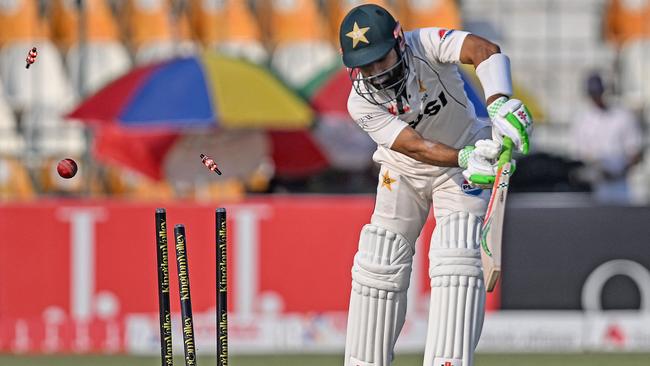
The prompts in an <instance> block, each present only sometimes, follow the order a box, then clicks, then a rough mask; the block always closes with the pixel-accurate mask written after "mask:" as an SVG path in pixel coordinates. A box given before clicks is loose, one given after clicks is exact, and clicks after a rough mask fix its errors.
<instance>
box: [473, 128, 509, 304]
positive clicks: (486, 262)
mask: <svg viewBox="0 0 650 366" xmlns="http://www.w3.org/2000/svg"><path fill="white" fill-rule="evenodd" d="M510 160H512V140H510V139H509V138H507V137H506V138H504V141H503V152H501V155H500V156H499V165H498V169H497V173H496V176H495V179H494V185H493V186H492V194H491V195H490V202H489V203H488V208H487V211H486V213H485V219H484V220H483V226H481V262H482V263H483V277H484V280H485V289H486V290H487V292H492V290H494V286H495V285H496V283H497V280H498V279H499V276H500V275H501V240H502V235H503V217H504V214H505V210H506V198H507V196H508V185H509V183H510V173H511V164H510Z"/></svg>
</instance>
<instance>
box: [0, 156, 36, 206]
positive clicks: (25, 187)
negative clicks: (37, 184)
mask: <svg viewBox="0 0 650 366" xmlns="http://www.w3.org/2000/svg"><path fill="white" fill-rule="evenodd" d="M34 197H35V194H34V187H33V185H32V182H31V179H30V177H29V173H28V171H27V169H26V167H25V166H24V165H23V164H21V163H20V161H19V160H18V159H16V158H3V157H0V202H6V201H25V200H30V199H32V198H34Z"/></svg>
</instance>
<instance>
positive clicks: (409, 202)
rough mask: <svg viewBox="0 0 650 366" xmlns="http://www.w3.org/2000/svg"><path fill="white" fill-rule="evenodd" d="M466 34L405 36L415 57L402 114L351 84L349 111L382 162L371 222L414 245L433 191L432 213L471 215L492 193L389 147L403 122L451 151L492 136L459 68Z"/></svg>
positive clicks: (457, 172) (429, 31)
mask: <svg viewBox="0 0 650 366" xmlns="http://www.w3.org/2000/svg"><path fill="white" fill-rule="evenodd" d="M468 34H469V33H467V32H463V31H458V30H445V29H441V28H423V29H418V30H415V31H411V32H406V33H405V38H406V44H407V45H408V46H409V47H410V50H411V51H412V56H410V54H409V56H410V59H409V66H410V71H409V75H408V81H407V86H406V96H407V98H408V100H406V101H405V100H403V99H402V102H403V112H402V113H400V111H398V107H397V103H396V102H393V103H392V104H391V106H390V107H388V108H386V107H384V106H377V105H374V104H372V103H370V102H368V101H367V100H365V99H364V98H363V97H362V96H360V95H358V94H357V93H356V91H355V90H354V88H353V89H352V91H351V92H350V97H349V99H348V111H349V113H350V115H351V116H352V118H353V119H354V120H355V121H356V123H357V124H358V125H359V126H360V127H361V128H362V129H363V130H364V131H366V132H368V134H369V135H370V137H371V138H372V139H373V140H374V141H375V142H376V143H377V145H378V147H377V151H376V152H375V154H374V155H373V160H374V161H375V162H377V163H379V164H381V171H380V176H379V184H378V186H377V202H376V206H375V212H374V214H373V217H372V222H373V223H377V224H379V223H381V224H382V225H381V226H382V227H386V228H387V229H391V230H392V231H394V232H397V233H400V234H402V235H404V236H405V237H406V238H407V239H408V240H409V241H410V242H411V243H414V242H415V240H416V239H417V237H418V235H419V234H420V230H421V228H422V225H423V224H424V222H425V220H426V218H427V215H428V212H429V207H430V206H431V202H432V198H434V196H435V198H434V199H433V205H434V213H435V214H436V216H439V214H440V215H446V214H448V213H449V212H453V211H463V212H470V213H472V214H474V215H476V216H483V215H484V213H485V205H486V200H487V198H489V196H487V195H486V194H485V193H484V192H482V191H481V190H479V189H473V188H470V187H469V185H468V184H467V182H466V181H465V180H464V178H463V176H462V174H461V172H462V170H461V169H460V168H442V167H436V166H432V165H429V164H425V163H421V162H419V161H417V160H414V159H412V158H410V157H408V156H406V155H404V154H401V153H399V152H396V151H393V150H391V149H390V147H391V145H392V144H393V142H394V141H395V139H396V138H397V135H398V134H399V133H400V132H401V131H402V129H404V128H406V127H407V126H411V127H413V128H415V130H416V131H418V132H419V133H420V134H421V135H422V136H423V137H424V138H425V139H427V140H431V141H435V142H441V143H444V144H446V145H449V146H452V147H455V148H462V147H464V146H467V145H473V143H474V142H475V141H476V140H479V139H485V138H490V136H491V135H490V131H491V130H490V128H491V127H490V126H491V125H490V123H489V122H487V121H482V120H479V119H478V118H477V117H476V113H475V111H474V106H473V105H472V103H471V102H470V101H469V99H468V98H467V95H466V94H465V90H464V88H463V80H462V79H461V77H460V73H459V71H458V66H457V64H458V63H460V50H461V47H462V45H463V41H464V40H465V37H466V36H467V35H468ZM396 112H397V113H396ZM393 180H395V181H394V182H392V181H393ZM388 182H392V183H390V184H389V183H388Z"/></svg>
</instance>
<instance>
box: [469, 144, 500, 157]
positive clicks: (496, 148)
mask: <svg viewBox="0 0 650 366" xmlns="http://www.w3.org/2000/svg"><path fill="white" fill-rule="evenodd" d="M474 146H476V149H474V154H476V155H479V156H482V157H484V158H486V159H497V158H498V157H499V154H500V153H501V143H499V142H498V141H494V140H478V141H476V144H475V145H474Z"/></svg>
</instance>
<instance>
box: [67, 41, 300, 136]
mask: <svg viewBox="0 0 650 366" xmlns="http://www.w3.org/2000/svg"><path fill="white" fill-rule="evenodd" d="M68 117H70V118H75V119H80V120H84V121H87V122H96V123H111V124H112V123H119V124H120V125H122V126H127V127H152V126H153V127H168V128H197V127H198V128H201V127H215V126H218V127H224V128H265V129H283V130H287V129H302V128H305V127H308V126H309V125H310V124H311V121H312V118H313V115H312V112H311V110H310V108H309V107H308V106H307V105H305V104H304V103H303V102H302V101H301V100H300V98H299V97H298V96H296V95H295V94H294V93H293V92H292V91H291V90H289V89H288V88H286V87H285V86H284V85H283V84H282V83H280V82H279V81H278V80H277V79H276V78H275V77H273V76H272V75H271V74H270V73H269V72H267V71H266V70H265V69H263V68H261V67H259V66H257V65H254V64H252V63H248V62H245V61H242V60H240V59H233V58H229V57H225V56H222V55H219V54H217V53H213V52H206V53H205V54H204V55H203V56H202V57H189V58H178V59H173V60H170V61H166V62H161V63H157V64H153V65H150V66H144V67H141V68H136V69H134V70H133V71H131V72H130V73H128V74H127V75H125V76H124V77H122V78H120V79H118V80H116V81H115V82H113V83H111V84H110V85H108V86H107V87H105V88H103V89H102V90H100V91H99V92H97V93H96V94H95V95H93V96H91V97H90V98H88V99H87V100H86V101H84V102H83V103H81V104H80V105H79V106H78V107H77V108H76V109H75V110H74V111H72V112H71V113H70V114H69V115H68Z"/></svg>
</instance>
